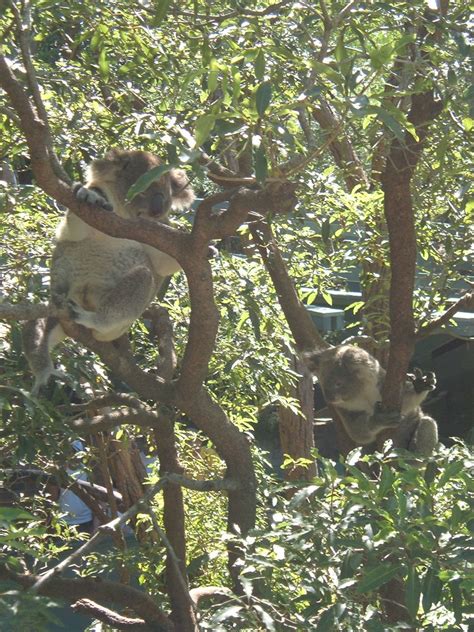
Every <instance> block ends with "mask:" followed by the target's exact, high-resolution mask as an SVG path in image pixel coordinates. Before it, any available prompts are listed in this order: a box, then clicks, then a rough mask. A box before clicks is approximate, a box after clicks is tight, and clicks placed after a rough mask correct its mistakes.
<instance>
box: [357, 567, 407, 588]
mask: <svg viewBox="0 0 474 632" xmlns="http://www.w3.org/2000/svg"><path fill="white" fill-rule="evenodd" d="M401 568H402V567H401V565H400V564H380V566H377V567H376V568H373V569H372V570H371V571H369V572H368V573H366V574H365V575H364V577H363V578H362V579H361V580H360V581H359V583H358V584H357V592H359V593H367V592H371V591H372V590H376V589H377V588H379V587H380V586H383V584H386V583H387V582H388V581H390V580H391V579H392V577H395V575H397V573H399V571H400V569H401Z"/></svg>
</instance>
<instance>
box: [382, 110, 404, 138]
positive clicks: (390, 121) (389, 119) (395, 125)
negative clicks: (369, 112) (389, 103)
mask: <svg viewBox="0 0 474 632" xmlns="http://www.w3.org/2000/svg"><path fill="white" fill-rule="evenodd" d="M377 110H378V113H377V116H378V118H379V119H380V120H381V121H382V122H383V123H384V124H385V125H386V126H387V127H388V129H389V130H390V131H391V132H393V133H394V134H395V136H396V137H397V138H398V140H400V141H402V142H403V141H404V139H405V132H404V129H403V127H402V126H401V125H400V123H399V122H398V121H396V120H395V119H394V118H393V116H391V115H390V114H389V113H388V112H387V111H386V110H383V109H382V108H377Z"/></svg>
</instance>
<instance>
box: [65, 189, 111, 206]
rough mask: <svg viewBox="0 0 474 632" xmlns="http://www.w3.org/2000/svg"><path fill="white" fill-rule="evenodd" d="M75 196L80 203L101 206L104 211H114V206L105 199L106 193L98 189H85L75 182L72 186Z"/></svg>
mask: <svg viewBox="0 0 474 632" xmlns="http://www.w3.org/2000/svg"><path fill="white" fill-rule="evenodd" d="M72 190H73V192H74V195H75V196H76V197H77V199H78V200H79V202H87V204H94V205H95V206H100V207H101V208H103V209H104V211H113V206H112V204H110V202H109V201H108V200H107V198H106V197H105V194H104V192H103V191H102V190H101V189H98V188H97V187H91V188H88V187H85V186H84V185H83V184H81V183H80V182H75V183H74V184H73V186H72Z"/></svg>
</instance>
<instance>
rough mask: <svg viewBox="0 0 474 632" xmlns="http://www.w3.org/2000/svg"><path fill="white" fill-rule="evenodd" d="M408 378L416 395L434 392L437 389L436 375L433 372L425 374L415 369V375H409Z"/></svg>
mask: <svg viewBox="0 0 474 632" xmlns="http://www.w3.org/2000/svg"><path fill="white" fill-rule="evenodd" d="M407 378H408V381H409V382H411V384H412V386H413V390H414V391H415V393H423V392H424V391H433V390H434V389H435V388H436V375H435V374H434V373H433V372H432V371H428V373H423V371H422V370H421V369H418V368H415V369H413V373H408V375H407Z"/></svg>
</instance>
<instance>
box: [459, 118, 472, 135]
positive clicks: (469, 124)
mask: <svg viewBox="0 0 474 632" xmlns="http://www.w3.org/2000/svg"><path fill="white" fill-rule="evenodd" d="M462 124H463V126H464V129H465V130H466V132H470V131H471V129H472V128H473V127H474V119H472V118H470V117H469V116H466V117H464V118H463V120H462Z"/></svg>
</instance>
